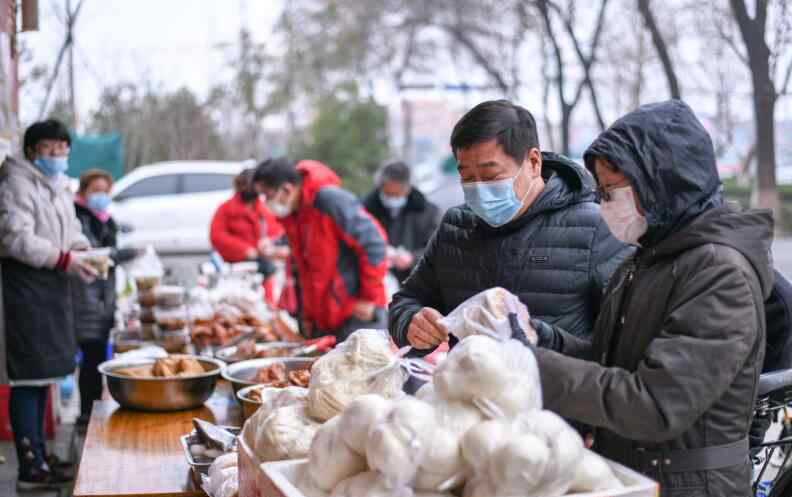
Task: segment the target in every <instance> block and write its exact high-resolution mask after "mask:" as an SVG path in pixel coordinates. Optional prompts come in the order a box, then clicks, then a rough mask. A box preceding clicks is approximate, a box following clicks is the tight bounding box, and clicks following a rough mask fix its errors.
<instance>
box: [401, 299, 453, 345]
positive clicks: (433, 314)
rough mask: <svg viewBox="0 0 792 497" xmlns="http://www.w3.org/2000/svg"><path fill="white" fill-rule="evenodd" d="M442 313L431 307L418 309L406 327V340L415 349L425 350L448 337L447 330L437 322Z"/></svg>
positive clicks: (441, 317)
mask: <svg viewBox="0 0 792 497" xmlns="http://www.w3.org/2000/svg"><path fill="white" fill-rule="evenodd" d="M441 319H443V315H442V314H440V313H439V312H437V311H436V310H435V309H432V308H431V307H424V308H422V309H421V310H420V311H418V312H417V313H416V314H415V315H414V316H413V318H412V320H411V321H410V326H409V328H407V341H408V342H409V343H410V345H412V346H413V348H415V349H420V350H426V349H431V348H432V347H436V346H438V345H440V344H441V343H443V342H445V341H446V339H447V338H448V330H447V329H446V328H445V326H443V325H441V324H440V323H438V321H440V320H441Z"/></svg>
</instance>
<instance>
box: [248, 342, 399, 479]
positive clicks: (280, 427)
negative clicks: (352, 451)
mask: <svg viewBox="0 0 792 497" xmlns="http://www.w3.org/2000/svg"><path fill="white" fill-rule="evenodd" d="M403 375H404V373H403V372H402V369H401V366H400V362H399V356H398V355H397V354H396V353H395V352H393V351H392V350H391V349H390V338H389V337H388V335H387V333H385V332H383V331H378V330H358V331H356V332H355V333H353V334H352V335H350V337H349V338H348V339H347V340H346V342H344V343H342V344H341V345H339V346H338V347H336V348H335V349H334V350H332V351H331V352H329V353H328V354H326V355H325V356H323V357H321V358H319V359H318V360H317V361H316V362H315V363H314V364H313V366H312V367H311V382H310V384H309V387H308V388H307V389H306V388H299V387H286V388H265V389H264V390H262V400H263V402H262V405H261V407H259V409H258V410H257V411H256V412H255V413H254V414H253V415H252V416H251V417H250V419H248V421H247V422H246V423H245V426H244V429H243V432H242V438H243V440H244V441H245V443H246V444H247V445H248V446H249V447H250V448H251V449H253V451H254V452H255V453H256V455H257V456H258V457H259V459H260V460H261V461H262V462H264V461H279V460H285V459H300V458H304V457H306V456H308V453H309V449H310V447H311V444H312V442H313V441H314V437H316V436H317V433H319V434H320V436H319V438H320V440H319V441H318V442H317V446H319V447H321V446H324V447H330V446H332V445H336V442H335V438H332V437H335V435H333V434H331V432H330V431H329V430H330V429H331V427H334V426H336V425H338V424H339V423H340V421H334V417H335V416H336V415H337V414H339V413H340V412H341V411H343V410H344V409H345V408H346V407H347V406H348V405H349V404H350V403H352V402H353V401H354V400H355V399H356V398H358V397H361V396H367V395H366V394H370V393H377V394H379V395H380V397H376V399H379V400H374V401H372V400H371V399H369V400H368V402H369V403H372V402H373V403H379V404H380V407H382V406H383V405H385V402H386V399H390V398H398V397H402V396H403V395H404V394H403V392H402V384H403V382H404V376H403ZM359 409H360V412H359V413H358V415H357V416H360V417H363V418H365V417H366V416H367V415H368V416H371V412H370V411H371V410H372V409H374V407H373V406H370V405H368V404H365V403H364V404H363V405H362V406H359ZM367 413H368V414H367ZM377 415H379V413H377ZM356 419H357V417H356V418H354V419H353V420H352V422H353V423H355V424H357V423H358V421H357V420H356ZM328 420H330V421H334V422H333V423H331V427H328V429H327V430H324V431H320V427H321V426H322V423H324V422H328ZM348 422H349V421H348ZM343 432H344V433H357V434H358V435H357V437H358V438H357V439H356V440H352V439H350V443H351V445H352V446H353V447H356V449H357V450H358V451H360V450H362V446H363V445H364V444H365V440H366V438H367V436H368V434H367V433H362V434H360V432H359V431H355V430H352V429H344V430H343ZM333 433H334V432H333ZM317 450H318V449H317ZM317 457H320V456H317ZM331 459H332V461H333V462H338V461H340V462H349V463H350V464H352V462H354V461H352V462H350V461H351V459H352V458H351V456H349V457H347V454H345V453H341V454H340V455H334V456H332V457H331ZM336 459H337V460H338V461H336ZM322 460H324V459H322ZM352 466H353V467H355V466H354V465H353V464H352ZM355 468H356V470H355V472H356V473H357V472H359V471H357V469H363V468H357V467H355ZM329 471H330V472H331V473H332V468H331V470H329ZM341 475H342V476H344V477H346V476H349V475H346V474H344V473H343V471H342V472H341ZM329 478H332V479H337V478H336V477H335V476H333V475H332V474H331V475H330V476H329ZM323 486H327V485H323Z"/></svg>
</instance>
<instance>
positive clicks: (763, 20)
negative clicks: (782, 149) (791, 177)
mask: <svg viewBox="0 0 792 497" xmlns="http://www.w3.org/2000/svg"><path fill="white" fill-rule="evenodd" d="M770 3H771V2H770V1H769V0H757V1H756V7H755V9H756V11H755V14H754V16H753V17H751V16H750V15H749V14H748V8H747V6H746V4H745V2H744V1H743V0H729V5H730V7H731V11H732V15H733V16H734V20H735V22H736V24H737V27H738V28H739V31H740V35H741V36H742V39H743V42H744V45H745V55H741V56H740V57H741V58H742V60H744V61H745V63H746V64H747V66H748V69H749V71H750V73H751V84H752V87H753V105H754V123H755V125H756V157H757V171H756V173H757V184H756V186H757V189H756V192H757V194H758V204H759V206H760V207H763V208H768V209H772V210H773V213H774V214H775V216H776V219H778V220H780V219H781V218H780V216H781V205H780V200H779V196H778V188H777V185H776V175H775V169H776V149H775V147H776V143H775V107H776V102H777V100H778V97H779V96H780V95H783V94H785V93H786V92H787V90H788V86H789V84H790V83H789V81H790V74H792V60H791V61H789V62H788V64H789V65H788V67H787V69H786V70H785V71H782V74H784V76H783V79H782V82H781V85H780V86H779V87H778V89H776V85H775V82H774V76H775V74H776V70H777V68H778V65H779V64H780V60H781V54H782V53H783V49H784V48H785V47H786V46H788V45H789V43H790V40H789V36H788V34H789V30H790V28H789V22H790V21H789V12H788V11H787V10H788V9H787V3H786V1H785V0H780V1H778V2H777V3H778V10H779V12H777V13H776V16H775V21H776V23H777V24H776V26H775V33H774V34H775V43H774V46H773V47H772V48H773V49H774V50H772V49H771V46H770V45H769V44H768V41H767V33H766V31H767V20H768V6H769V4H770ZM734 48H735V50H736V52H737V54H741V52H740V50H739V48H737V47H736V46H734ZM779 224H780V223H779Z"/></svg>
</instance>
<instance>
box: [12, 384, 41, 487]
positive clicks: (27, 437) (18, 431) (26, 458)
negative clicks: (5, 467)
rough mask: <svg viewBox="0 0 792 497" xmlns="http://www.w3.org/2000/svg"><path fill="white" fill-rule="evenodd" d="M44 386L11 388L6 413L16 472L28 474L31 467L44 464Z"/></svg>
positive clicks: (25, 475) (22, 474)
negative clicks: (11, 431)
mask: <svg viewBox="0 0 792 497" xmlns="http://www.w3.org/2000/svg"><path fill="white" fill-rule="evenodd" d="M48 392H49V387H48V386H43V387H11V397H10V399H9V402H8V412H9V415H10V418H11V429H12V430H13V431H14V446H15V447H16V452H17V459H18V460H19V475H20V477H22V478H25V477H28V476H29V474H30V471H31V470H32V469H33V468H36V469H38V468H41V467H43V466H44V457H45V454H46V438H45V437H44V415H45V413H46V409H47V393H48Z"/></svg>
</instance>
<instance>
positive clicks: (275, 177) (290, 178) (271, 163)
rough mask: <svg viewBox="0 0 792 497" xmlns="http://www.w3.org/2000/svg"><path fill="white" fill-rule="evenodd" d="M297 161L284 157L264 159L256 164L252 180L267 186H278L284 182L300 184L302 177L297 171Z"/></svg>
mask: <svg viewBox="0 0 792 497" xmlns="http://www.w3.org/2000/svg"><path fill="white" fill-rule="evenodd" d="M296 166H297V163H296V162H295V161H293V160H291V159H287V158H286V157H278V158H277V159H266V160H264V161H262V162H261V163H260V164H259V165H258V166H256V172H255V174H254V175H253V181H254V182H256V183H264V185H266V186H267V188H280V186H281V185H283V184H284V183H292V184H295V185H298V184H300V182H301V181H302V177H301V176H300V173H299V172H298V171H297V167H296Z"/></svg>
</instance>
